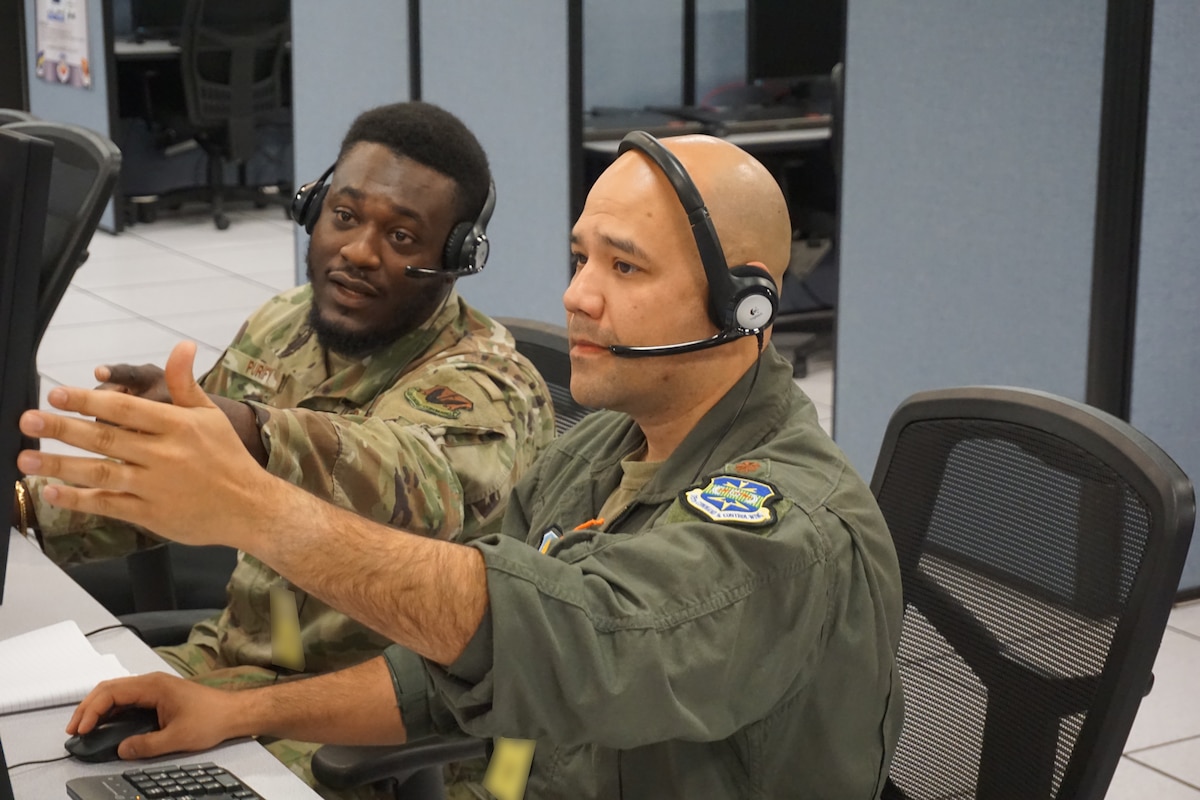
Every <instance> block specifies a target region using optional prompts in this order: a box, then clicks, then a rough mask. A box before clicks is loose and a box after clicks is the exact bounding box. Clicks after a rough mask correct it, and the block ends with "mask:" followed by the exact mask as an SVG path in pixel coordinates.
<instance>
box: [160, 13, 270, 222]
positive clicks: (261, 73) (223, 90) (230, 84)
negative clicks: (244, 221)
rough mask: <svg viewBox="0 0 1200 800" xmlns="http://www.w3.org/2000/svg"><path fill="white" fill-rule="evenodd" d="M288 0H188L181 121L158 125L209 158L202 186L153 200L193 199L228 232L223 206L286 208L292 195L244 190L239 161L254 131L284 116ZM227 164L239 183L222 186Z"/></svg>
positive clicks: (253, 145) (252, 146)
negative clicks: (248, 204) (206, 207)
mask: <svg viewBox="0 0 1200 800" xmlns="http://www.w3.org/2000/svg"><path fill="white" fill-rule="evenodd" d="M289 12H290V3H289V2H288V0H262V1H261V2H245V0H188V3H187V6H186V8H185V9H184V16H183V26H182V28H181V32H180V48H181V53H180V68H181V71H182V75H183V94H184V100H185V102H186V108H187V118H186V120H172V121H168V122H166V123H164V128H165V130H166V131H167V134H166V135H167V138H168V141H164V142H163V144H164V146H167V147H173V146H177V145H178V144H179V142H180V141H182V140H191V139H194V140H195V141H196V143H197V144H199V146H200V147H201V149H203V150H204V152H205V154H206V155H207V156H208V184H207V185H206V186H204V187H201V188H198V189H196V188H188V189H180V190H176V191H172V192H168V193H166V194H164V195H163V196H162V197H161V198H160V199H161V201H162V202H164V203H166V204H168V205H174V204H179V203H183V202H188V201H193V200H200V201H204V202H207V203H209V204H210V205H211V206H212V215H213V224H214V225H216V227H217V228H218V229H219V230H225V229H226V228H228V227H229V217H228V216H226V215H225V201H226V200H230V199H243V200H251V201H253V202H254V203H256V204H258V205H262V204H265V203H268V202H272V203H277V204H280V205H286V204H287V203H289V202H290V201H291V192H290V191H287V190H286V189H285V188H280V187H269V188H270V189H272V190H276V191H264V190H263V189H261V188H258V187H253V186H247V185H246V171H245V165H246V161H247V160H248V159H249V158H250V157H251V156H253V155H254V153H255V152H256V150H257V148H258V141H259V140H258V135H257V130H258V127H259V126H260V125H262V124H263V123H265V122H269V121H274V120H277V119H278V118H279V116H280V114H281V113H282V114H286V105H285V91H284V86H285V83H286V78H285V75H284V68H285V51H286V48H287V42H288V39H289V38H290V35H291V25H290V17H289ZM227 164H233V165H237V166H238V174H239V181H238V183H237V184H236V185H232V186H231V185H227V184H226V182H225V169H226V165H227Z"/></svg>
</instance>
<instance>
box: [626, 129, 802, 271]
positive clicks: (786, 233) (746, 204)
mask: <svg viewBox="0 0 1200 800" xmlns="http://www.w3.org/2000/svg"><path fill="white" fill-rule="evenodd" d="M660 142H661V144H662V145H663V146H664V147H666V148H667V149H668V150H670V151H671V152H672V153H674V155H675V157H676V158H678V159H679V160H680V162H681V163H682V164H683V166H684V169H686V170H687V172H688V175H689V176H690V177H691V179H692V182H693V183H695V185H696V188H697V189H698V190H699V192H700V196H701V197H702V198H703V200H704V203H705V205H706V206H707V207H708V212H709V215H710V216H711V217H712V221H713V226H714V227H715V228H716V230H717V236H718V237H720V239H721V247H722V249H723V250H724V251H725V260H726V262H728V264H729V265H730V266H735V265H737V264H746V263H748V262H751V261H757V262H762V263H763V264H765V265H766V268H767V271H768V272H770V273H771V276H772V277H773V278H774V279H775V283H776V284H777V285H778V284H780V282H781V281H782V279H783V273H784V270H786V269H787V265H788V260H789V259H790V258H791V242H792V226H791V220H790V218H789V216H788V209H787V202H786V201H785V200H784V198H783V192H782V191H780V189H779V184H778V183H777V182H776V181H775V178H774V177H773V176H772V175H771V173H770V172H768V171H767V169H766V167H764V166H763V165H762V164H761V163H760V162H759V161H758V160H757V159H755V158H754V157H753V156H751V155H750V154H749V153H747V152H746V151H745V150H742V149H741V148H739V147H737V146H735V145H732V144H730V143H729V142H727V141H725V140H723V139H717V138H715V137H712V136H703V135H694V136H675V137H670V138H666V139H661V140H660ZM625 159H637V160H640V161H642V162H645V163H646V164H647V166H649V168H650V169H653V170H656V171H657V170H658V167H657V166H655V165H653V164H649V159H648V158H647V156H645V155H644V154H641V153H639V152H637V151H631V152H628V153H626V154H624V155H623V156H622V157H621V159H620V160H625ZM616 166H617V165H616V164H614V167H616ZM663 181H664V182H665V177H664V178H663ZM668 188H669V187H668Z"/></svg>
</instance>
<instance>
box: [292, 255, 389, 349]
mask: <svg viewBox="0 0 1200 800" xmlns="http://www.w3.org/2000/svg"><path fill="white" fill-rule="evenodd" d="M304 263H305V266H306V267H307V270H306V274H307V277H308V282H309V283H310V284H311V283H312V276H313V265H312V242H311V240H310V241H309V244H308V250H307V251H306V252H305V254H304ZM308 326H309V327H310V328H312V330H313V333H315V334H316V335H317V344H319V345H321V347H324V348H325V349H326V350H329V351H331V352H334V353H337V354H338V355H341V356H345V357H346V358H362V357H364V356H369V355H370V354H371V353H374V352H376V351H378V350H382V349H383V348H385V347H387V346H388V345H390V344H391V343H392V342H394V341H396V340H397V339H399V338H400V337H401V336H403V335H404V334H406V333H408V332H409V325H408V324H407V323H405V322H403V321H400V322H398V323H397V324H396V325H394V326H392V327H390V328H384V329H380V330H375V331H366V332H364V333H354V332H352V331H347V330H345V329H344V328H340V327H338V326H337V325H336V324H334V323H332V322H326V321H325V320H324V319H322V318H321V311H320V309H318V308H317V299H316V298H315V297H314V298H313V300H312V304H311V305H310V306H309V307H308Z"/></svg>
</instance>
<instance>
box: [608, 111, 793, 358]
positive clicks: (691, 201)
mask: <svg viewBox="0 0 1200 800" xmlns="http://www.w3.org/2000/svg"><path fill="white" fill-rule="evenodd" d="M628 150H637V151H639V152H641V153H644V154H645V155H646V156H647V157H648V158H649V159H650V160H651V161H653V162H654V163H655V164H656V165H658V168H659V169H660V170H662V173H663V174H664V175H666V176H667V180H669V181H670V182H671V186H672V187H673V188H674V189H675V194H676V196H677V197H678V198H679V202H680V203H681V204H682V205H683V209H684V211H686V212H687V217H688V222H689V223H691V226H692V236H693V237H694V238H695V240H696V249H697V250H699V251H700V263H701V264H703V265H704V275H705V277H706V278H707V279H708V315H709V317H711V318H712V321H713V324H714V325H716V326H717V329H718V331H717V334H716V335H715V336H712V337H710V338H708V339H700V340H698V341H694V342H682V343H680V344H668V345H660V346H655V347H631V346H626V345H612V346H610V347H609V350H610V351H611V352H612V353H613V354H614V355H618V356H626V357H631V358H635V357H638V356H665V355H675V354H677V353H691V352H695V351H696V350H705V349H707V348H709V347H716V346H717V345H720V344H725V343H726V342H731V341H733V340H735V339H740V338H742V337H743V336H759V335H761V334H762V332H763V331H764V330H765V329H766V328H767V327H768V326H769V325H770V324H771V323H772V322H774V320H775V313H776V311H777V310H778V308H779V296H778V293H777V291H776V289H775V281H774V280H773V279H772V278H771V275H770V273H769V272H767V271H766V270H765V269H763V268H762V267H753V266H750V265H749V264H741V265H739V266H736V267H730V266H729V264H728V262H726V261H725V251H724V250H722V249H721V240H720V239H718V238H717V229H716V228H715V227H713V223H712V217H710V216H709V213H708V208H707V207H706V206H705V205H704V200H703V199H702V198H701V197H700V190H699V189H697V188H696V184H695V183H693V182H692V179H691V178H690V177H689V176H688V174H687V170H685V169H684V168H683V164H682V163H680V161H679V159H678V158H676V156H675V154H674V153H672V152H671V151H670V150H668V149H667V148H665V147H663V146H662V143H661V142H659V141H658V140H657V139H655V138H654V137H653V136H651V135H650V134H648V133H646V132H645V131H633V132H631V133H629V134H628V135H626V137H625V138H624V139H622V140H621V145H620V147H619V148H618V149H617V154H618V155H620V154H621V153H624V152H626V151H628Z"/></svg>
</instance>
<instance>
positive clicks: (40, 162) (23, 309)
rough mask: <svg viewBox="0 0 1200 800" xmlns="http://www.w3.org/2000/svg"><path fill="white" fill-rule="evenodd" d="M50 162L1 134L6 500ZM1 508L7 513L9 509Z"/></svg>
mask: <svg viewBox="0 0 1200 800" xmlns="http://www.w3.org/2000/svg"><path fill="white" fill-rule="evenodd" d="M53 156H54V146H53V145H52V144H50V143H49V142H47V141H43V140H41V139H35V138H33V137H32V136H26V135H24V134H20V133H14V132H13V131H11V130H6V129H5V128H0V342H2V343H3V344H2V346H0V493H3V492H6V493H7V496H8V497H9V498H12V496H13V494H12V485H13V482H14V481H15V480H16V479H17V476H18V473H17V453H18V452H19V451H20V449H21V434H20V431H19V430H18V429H17V420H18V419H19V418H20V416H21V413H22V412H23V411H24V410H25V409H26V408H28V407H29V405H30V400H31V395H32V392H33V388H32V387H33V369H34V363H35V362H34V358H33V338H34V318H35V317H34V314H35V311H36V309H37V286H38V267H39V265H40V263H41V256H42V233H43V231H44V230H45V225H46V208H47V204H48V202H49V195H50V168H51V163H52V161H53ZM0 496H4V495H0ZM9 502H10V503H12V502H14V501H13V500H12V499H10V500H9ZM0 507H4V508H6V509H7V510H9V512H10V513H11V506H6V505H0ZM4 527H5V528H7V527H8V526H7V525H5V526H4ZM8 540H9V532H8V531H7V530H5V531H4V535H3V536H0V602H3V599H4V578H5V574H6V573H7V571H8Z"/></svg>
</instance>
